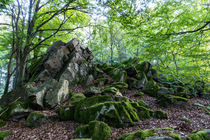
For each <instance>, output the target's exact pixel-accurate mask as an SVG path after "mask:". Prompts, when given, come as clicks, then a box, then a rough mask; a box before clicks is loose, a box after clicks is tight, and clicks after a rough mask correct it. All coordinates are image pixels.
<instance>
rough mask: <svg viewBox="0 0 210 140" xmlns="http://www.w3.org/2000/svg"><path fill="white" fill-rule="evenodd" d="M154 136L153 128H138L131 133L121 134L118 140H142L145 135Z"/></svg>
mask: <svg viewBox="0 0 210 140" xmlns="http://www.w3.org/2000/svg"><path fill="white" fill-rule="evenodd" d="M151 136H154V130H153V129H148V130H138V131H136V132H133V133H127V134H124V135H122V136H120V138H119V139H118V140H144V139H145V138H147V137H151Z"/></svg>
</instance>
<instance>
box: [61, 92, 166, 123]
mask: <svg viewBox="0 0 210 140" xmlns="http://www.w3.org/2000/svg"><path fill="white" fill-rule="evenodd" d="M146 106H147V105H145V104H143V102H134V101H129V100H128V98H126V97H123V96H109V95H100V96H92V97H90V98H85V99H84V100H81V101H79V102H78V103H77V104H75V105H68V106H63V107H61V108H60V109H59V116H60V119H61V120H63V121H67V120H75V121H78V122H81V123H89V122H90V121H94V120H98V121H104V122H106V123H108V124H109V125H111V126H114V127H126V126H132V125H134V124H135V123H136V122H138V121H139V119H140V118H150V117H156V118H161V117H159V116H158V117H157V115H156V114H157V113H156V112H157V111H152V110H150V109H148V108H146ZM161 113H162V114H161V116H163V117H162V118H161V119H165V116H164V115H165V114H167V113H165V112H163V111H162V112H161ZM159 114H160V113H159ZM110 120H112V121H110Z"/></svg>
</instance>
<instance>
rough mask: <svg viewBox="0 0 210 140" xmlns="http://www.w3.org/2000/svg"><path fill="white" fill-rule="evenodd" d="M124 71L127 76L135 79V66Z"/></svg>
mask: <svg viewBox="0 0 210 140" xmlns="http://www.w3.org/2000/svg"><path fill="white" fill-rule="evenodd" d="M125 71H126V72H127V75H128V76H130V77H136V74H137V70H136V68H135V66H130V67H128V68H126V69H125Z"/></svg>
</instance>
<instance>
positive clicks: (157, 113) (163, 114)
mask: <svg viewBox="0 0 210 140" xmlns="http://www.w3.org/2000/svg"><path fill="white" fill-rule="evenodd" d="M153 116H154V117H155V118H157V119H168V113H167V112H164V111H162V110H156V111H154V114H153Z"/></svg>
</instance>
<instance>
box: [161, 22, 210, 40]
mask: <svg viewBox="0 0 210 140" xmlns="http://www.w3.org/2000/svg"><path fill="white" fill-rule="evenodd" d="M208 24H210V21H207V22H206V24H204V25H203V26H202V27H200V28H198V29H196V30H192V31H185V32H178V33H170V34H165V35H167V36H171V35H181V34H188V33H194V32H197V31H200V30H201V31H207V30H209V29H207V30H202V29H203V28H205V27H206V26H207V25H208Z"/></svg>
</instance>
